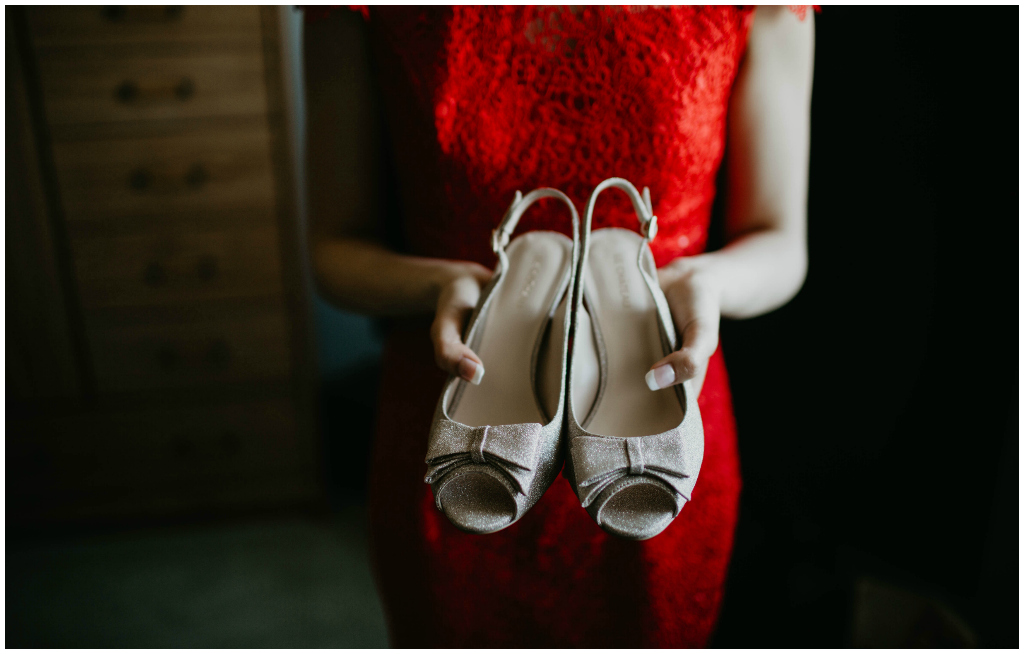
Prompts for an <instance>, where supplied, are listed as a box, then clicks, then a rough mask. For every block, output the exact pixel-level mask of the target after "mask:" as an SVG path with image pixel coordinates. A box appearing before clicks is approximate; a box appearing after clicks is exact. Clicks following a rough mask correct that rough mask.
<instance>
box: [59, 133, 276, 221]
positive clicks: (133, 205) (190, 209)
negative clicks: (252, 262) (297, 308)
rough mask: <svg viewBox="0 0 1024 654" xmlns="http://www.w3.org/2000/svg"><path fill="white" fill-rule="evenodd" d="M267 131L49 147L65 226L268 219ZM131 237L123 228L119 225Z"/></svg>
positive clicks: (272, 195)
mask: <svg viewBox="0 0 1024 654" xmlns="http://www.w3.org/2000/svg"><path fill="white" fill-rule="evenodd" d="M269 138H270V136H269V133H268V132H267V131H266V130H253V129H243V130H197V131H192V132H189V133H187V134H181V135H176V136H160V137H140V138H134V139H117V140H106V141H96V142H89V141H70V142H63V143H55V144H54V147H53V152H54V160H55V163H56V167H57V176H58V179H59V181H60V190H61V199H62V201H63V203H64V214H65V218H66V220H67V221H68V222H69V223H71V224H72V225H74V224H75V223H81V222H85V221H91V222H105V221H119V222H121V223H139V224H140V226H139V227H138V229H143V230H145V229H146V224H151V223H153V222H154V221H157V220H158V221H161V222H163V221H166V220H167V219H173V218H175V217H183V216H193V217H194V216H196V215H197V214H201V215H210V216H216V215H220V214H224V213H239V212H241V213H245V212H251V214H252V221H253V222H254V223H263V224H270V223H271V221H272V220H273V215H274V201H275V193H274V176H273V173H272V170H271V163H270V144H269ZM124 226H125V227H128V228H129V229H130V226H129V225H124Z"/></svg>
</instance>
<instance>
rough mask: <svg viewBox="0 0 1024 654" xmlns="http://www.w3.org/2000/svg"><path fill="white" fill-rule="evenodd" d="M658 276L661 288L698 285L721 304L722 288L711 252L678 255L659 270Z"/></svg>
mask: <svg viewBox="0 0 1024 654" xmlns="http://www.w3.org/2000/svg"><path fill="white" fill-rule="evenodd" d="M658 276H659V278H660V281H661V287H662V288H663V289H667V288H669V287H671V286H676V285H679V284H682V285H685V286H687V287H690V288H695V287H700V288H701V289H702V290H703V292H704V293H705V294H706V296H707V297H710V298H713V299H714V301H715V303H716V304H719V305H721V302H722V295H723V293H724V289H723V287H722V277H721V275H720V274H719V272H718V270H717V265H716V262H715V260H714V254H713V253H707V254H698V255H696V256H692V257H679V258H677V259H675V260H673V261H672V262H670V263H669V264H668V265H667V266H665V267H663V268H662V269H661V270H659V271H658Z"/></svg>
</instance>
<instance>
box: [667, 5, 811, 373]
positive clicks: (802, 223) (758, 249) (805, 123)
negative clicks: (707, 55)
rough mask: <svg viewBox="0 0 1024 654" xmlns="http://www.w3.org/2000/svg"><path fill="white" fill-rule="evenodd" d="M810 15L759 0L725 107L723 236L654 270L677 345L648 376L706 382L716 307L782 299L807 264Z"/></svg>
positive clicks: (759, 309) (724, 311)
mask: <svg viewBox="0 0 1024 654" xmlns="http://www.w3.org/2000/svg"><path fill="white" fill-rule="evenodd" d="M813 66H814V22H813V14H810V13H809V14H808V15H807V17H806V18H804V19H803V20H800V19H798V18H797V17H796V16H795V15H794V14H793V13H792V12H791V11H789V10H788V9H786V8H785V7H759V8H758V9H757V11H756V13H755V14H754V21H753V25H752V26H751V29H750V39H749V42H748V46H747V54H746V56H745V59H744V62H743V64H742V66H741V68H740V71H739V74H738V76H737V79H736V84H735V86H734V89H733V95H732V99H731V103H730V111H729V128H728V129H729V148H728V151H727V158H726V161H725V166H726V174H727V175H728V185H727V188H728V197H727V198H726V205H725V207H726V212H725V213H726V238H727V240H728V245H726V246H725V247H724V248H722V249H721V250H719V251H717V252H708V253H705V254H701V255H698V256H694V257H683V258H679V259H676V260H675V261H673V262H672V263H670V264H669V265H667V266H665V267H664V268H662V269H661V271H660V278H661V285H662V288H664V289H665V295H666V297H667V298H668V301H669V304H670V306H671V308H672V314H673V317H674V318H675V321H676V323H677V327H678V328H679V332H680V334H681V337H682V346H681V348H680V349H679V350H678V351H677V352H674V353H672V354H671V355H669V356H667V357H665V358H664V359H662V360H661V361H658V362H657V363H655V364H654V365H653V366H652V367H651V371H652V372H651V373H649V374H648V383H649V384H650V385H651V386H652V388H664V387H666V386H669V385H671V384H675V383H679V382H682V381H683V380H686V379H696V380H697V386H698V388H699V387H700V386H702V385H703V382H704V373H705V371H706V369H707V361H708V358H709V357H710V356H711V355H712V354H713V353H714V351H715V349H716V348H717V347H718V324H719V318H720V316H726V317H727V318H749V317H753V316H758V315H761V314H763V313H767V312H769V311H771V310H773V309H776V308H778V307H780V306H782V305H783V304H785V303H786V302H788V301H789V300H790V299H791V298H792V297H793V296H794V295H796V293H797V291H799V290H800V286H801V285H802V284H803V281H804V277H805V275H806V272H807V239H806V232H807V227H806V224H807V216H806V204H807V161H808V152H809V147H810V106H811V78H812V72H813Z"/></svg>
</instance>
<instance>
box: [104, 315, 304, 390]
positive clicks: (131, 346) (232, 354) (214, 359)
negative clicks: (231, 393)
mask: <svg viewBox="0 0 1024 654" xmlns="http://www.w3.org/2000/svg"><path fill="white" fill-rule="evenodd" d="M181 316H182V317H181V318H180V319H177V320H173V321H162V322H160V321H146V320H142V319H141V318H142V317H143V316H141V315H140V316H139V318H140V319H139V320H128V319H125V318H124V317H123V316H108V315H97V314H87V315H86V317H85V323H86V335H87V338H88V341H89V347H90V350H91V352H92V364H93V370H94V372H95V376H96V385H97V388H98V390H99V392H100V394H118V393H131V392H136V391H151V390H189V389H193V390H204V391H206V390H208V391H211V392H212V391H215V390H218V389H220V388H222V387H223V386H224V385H225V384H232V383H243V382H279V381H285V380H287V378H288V376H289V372H290V369H291V360H290V348H289V341H288V337H289V332H288V322H287V319H286V317H285V313H284V309H283V306H282V307H280V309H279V310H262V311H260V312H247V313H239V314H237V315H228V316H207V315H202V314H201V313H200V312H196V311H191V312H185V311H182V312H181Z"/></svg>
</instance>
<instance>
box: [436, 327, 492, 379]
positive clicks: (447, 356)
mask: <svg viewBox="0 0 1024 654" xmlns="http://www.w3.org/2000/svg"><path fill="white" fill-rule="evenodd" d="M468 315H469V314H468V312H464V311H445V312H443V313H442V312H440V311H439V312H438V314H437V316H436V317H435V318H434V324H433V325H432V326H431V328H430V336H431V339H432V340H433V341H434V358H435V359H436V360H437V365H438V366H440V367H441V369H442V370H444V371H445V372H448V373H451V374H453V375H458V376H459V377H462V378H463V379H465V380H466V381H468V382H472V383H474V384H479V383H480V380H481V379H483V377H484V364H483V362H482V361H480V357H478V356H477V355H476V353H475V352H473V350H471V349H469V347H468V346H467V345H466V344H465V343H463V342H462V337H461V333H462V325H463V324H464V322H465V319H466V317H468Z"/></svg>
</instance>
